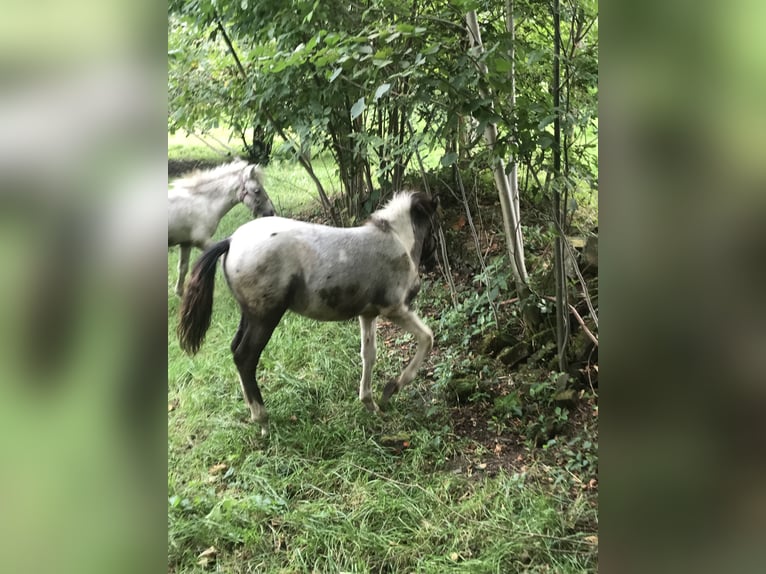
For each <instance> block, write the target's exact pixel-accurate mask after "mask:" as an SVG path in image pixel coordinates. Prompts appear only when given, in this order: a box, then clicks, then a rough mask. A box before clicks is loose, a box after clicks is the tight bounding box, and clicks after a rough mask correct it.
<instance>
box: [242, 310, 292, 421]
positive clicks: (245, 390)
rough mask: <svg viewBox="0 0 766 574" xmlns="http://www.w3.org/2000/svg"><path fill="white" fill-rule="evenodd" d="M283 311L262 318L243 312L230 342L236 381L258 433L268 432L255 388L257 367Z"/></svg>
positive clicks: (260, 398) (264, 409)
mask: <svg viewBox="0 0 766 574" xmlns="http://www.w3.org/2000/svg"><path fill="white" fill-rule="evenodd" d="M283 314H284V311H279V312H275V313H271V314H269V315H267V316H265V317H262V316H259V317H255V316H252V315H251V316H248V317H245V315H244V314H243V316H242V319H241V320H240V323H239V329H238V330H237V333H236V335H234V340H233V341H232V343H231V348H232V352H233V353H234V363H235V364H236V365H237V370H238V371H239V383H240V385H241V387H242V394H243V395H244V397H245V401H246V402H247V404H248V406H249V407H250V415H251V418H252V420H253V421H255V422H257V423H259V424H260V425H261V435H263V436H266V435H268V434H269V414H268V413H267V412H266V407H265V406H264V405H263V397H262V396H261V390H260V389H259V388H258V381H257V379H256V370H257V368H258V361H260V359H261V353H262V352H263V349H264V348H265V347H266V345H267V344H268V342H269V339H271V334H272V333H273V332H274V329H275V328H276V327H277V325H278V324H279V320H280V319H281V318H282V315H283Z"/></svg>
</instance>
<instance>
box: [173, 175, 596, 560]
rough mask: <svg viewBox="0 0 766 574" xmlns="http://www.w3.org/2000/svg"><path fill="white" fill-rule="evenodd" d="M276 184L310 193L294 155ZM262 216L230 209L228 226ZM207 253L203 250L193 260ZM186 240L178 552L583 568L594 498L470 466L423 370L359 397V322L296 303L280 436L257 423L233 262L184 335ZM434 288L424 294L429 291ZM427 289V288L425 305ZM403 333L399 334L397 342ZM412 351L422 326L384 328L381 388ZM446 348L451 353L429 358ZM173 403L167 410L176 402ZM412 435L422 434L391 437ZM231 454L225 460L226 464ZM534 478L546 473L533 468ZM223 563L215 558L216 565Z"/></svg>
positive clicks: (288, 324)
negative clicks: (193, 352)
mask: <svg viewBox="0 0 766 574" xmlns="http://www.w3.org/2000/svg"><path fill="white" fill-rule="evenodd" d="M267 176H268V177H269V180H268V182H269V187H268V189H269V191H270V192H271V195H272V198H274V200H275V203H276V204H277V205H278V206H282V209H283V211H284V212H286V213H290V212H295V211H296V210H298V209H300V208H301V206H306V205H308V206H311V205H312V202H313V194H312V193H311V187H310V186H308V185H304V183H299V184H298V189H297V192H296V191H295V190H294V189H293V188H292V187H291V185H290V184H291V183H292V182H300V181H301V177H302V174H301V172H300V171H299V170H298V169H297V168H296V169H293V168H292V167H291V166H284V165H282V166H279V165H276V166H270V167H269V169H268V170H267ZM247 219H248V214H247V212H246V211H245V210H244V208H242V209H240V208H236V209H234V210H233V211H232V212H231V213H229V215H227V217H226V218H224V220H223V221H222V224H221V227H220V228H219V230H218V233H217V234H216V237H225V236H226V235H227V234H229V233H230V232H231V231H233V230H234V229H235V228H236V227H237V226H238V225H240V224H242V223H244V222H245V221H247ZM197 255H198V253H197V252H195V254H194V257H195V258H196V256H197ZM176 261H177V253H176V251H175V250H173V251H172V252H171V253H169V256H168V386H169V390H168V403H169V405H173V408H172V410H170V412H169V413H168V469H169V470H168V496H169V506H168V564H169V569H170V570H172V571H176V572H194V571H200V572H201V571H205V567H204V566H203V565H199V564H198V555H199V554H200V553H201V552H202V551H203V550H205V549H206V548H208V547H210V546H214V547H215V548H216V550H217V566H216V567H217V568H219V569H220V571H225V572H341V571H345V572H434V573H441V572H514V571H529V572H538V571H540V572H541V571H548V570H549V571H553V572H585V571H594V570H595V563H596V557H595V550H594V549H593V546H592V545H591V544H589V543H588V541H587V536H588V535H592V534H593V532H589V531H587V530H583V529H582V527H581V526H580V525H581V524H582V523H584V522H589V521H590V520H591V517H590V515H589V513H590V512H592V510H589V509H588V507H587V504H586V503H585V502H584V500H583V499H582V498H581V497H576V498H574V499H573V498H572V497H570V496H568V493H567V491H566V490H562V491H557V490H555V489H554V488H553V487H550V486H548V485H547V484H546V483H545V481H540V480H537V478H536V475H535V473H534V472H533V471H534V469H529V471H528V472H518V473H513V474H507V473H504V472H500V473H499V474H498V475H497V476H494V477H482V476H479V475H480V474H481V473H478V474H477V475H474V476H468V475H467V474H465V473H463V474H456V473H455V472H453V468H454V464H452V462H453V461H454V460H455V459H456V458H459V457H460V456H462V455H463V454H462V453H464V452H466V451H468V450H470V448H469V446H470V445H467V444H466V443H465V442H461V441H458V440H457V439H456V438H455V437H454V435H453V434H452V433H451V427H450V421H449V419H448V411H447V410H446V407H444V405H443V404H442V402H441V401H440V400H439V399H438V397H432V396H431V393H430V389H431V387H432V381H429V380H428V378H427V376H426V375H425V373H426V372H427V369H424V371H422V372H421V376H419V377H418V378H417V379H416V381H415V382H414V383H413V384H412V385H411V387H410V388H408V389H406V390H405V391H404V392H403V393H402V394H401V395H400V396H397V397H395V399H394V401H393V404H392V407H391V409H390V411H389V412H388V413H386V414H385V416H383V417H380V418H379V417H375V416H373V415H370V414H368V413H367V412H366V410H365V409H364V408H363V407H362V405H361V403H359V401H358V399H357V398H356V396H357V381H358V377H359V375H360V371H361V363H360V359H359V356H358V350H359V333H358V327H357V324H356V322H355V321H351V322H347V323H317V322H314V321H310V320H307V319H303V318H301V317H297V316H295V315H288V316H286V317H285V319H283V321H282V323H281V324H280V326H279V327H278V329H277V330H276V332H275V334H274V337H273V338H272V340H271V342H270V344H269V346H268V347H267V349H266V351H265V353H264V356H263V358H262V361H261V368H260V371H259V373H260V380H261V388H262V390H263V394H264V398H265V401H266V406H267V408H268V409H269V412H270V414H271V420H272V429H271V430H272V435H271V436H270V437H269V439H268V440H266V441H263V440H261V439H260V438H259V436H258V432H257V429H256V428H255V427H253V426H252V425H250V424H249V423H248V422H247V418H248V414H249V413H248V410H247V408H246V406H245V405H244V402H243V400H242V397H241V393H240V389H239V385H238V383H237V377H236V369H235V367H234V364H233V362H232V360H231V354H230V351H229V343H230V340H231V337H232V336H233V334H234V332H235V330H236V327H237V322H238V313H237V310H236V306H235V304H234V301H233V299H232V297H231V296H230V294H229V293H228V290H227V288H226V286H225V284H224V281H223V278H222V277H221V276H220V273H219V275H218V277H217V280H216V297H215V305H214V313H213V321H212V325H211V328H210V331H209V332H208V336H207V340H206V342H205V344H204V346H203V348H202V350H201V351H200V353H199V354H198V355H197V356H196V357H193V358H190V357H187V356H185V355H183V354H182V353H181V351H180V349H179V348H178V343H177V339H176V336H175V333H174V328H175V324H176V318H177V312H178V300H177V299H176V297H175V296H173V295H172V287H173V284H174V282H175V278H176V271H175V265H176ZM423 296H425V297H427V296H428V294H427V293H424V294H423V295H421V297H423ZM426 304H427V300H426V299H424V300H423V305H426ZM392 343H397V344H396V345H395V346H394V345H393V344H392ZM411 352H412V347H411V344H410V338H409V337H408V336H401V337H399V338H397V339H396V340H395V341H393V342H391V341H389V342H386V341H384V340H382V339H379V345H378V363H377V364H376V368H375V373H374V381H375V383H376V387H377V389H378V393H379V391H380V389H381V388H382V384H383V383H384V382H385V381H386V380H388V378H390V377H392V376H395V375H396V374H397V373H398V371H399V370H400V369H401V367H402V366H403V364H404V361H405V359H406V358H407V357H408V356H409V355H410V353H411ZM438 360H439V353H438V350H437V351H435V353H434V355H433V356H432V358H431V362H432V364H435V363H437V362H438ZM170 408H171V407H169V409H170ZM397 433H405V438H406V439H407V440H408V442H409V447H408V448H405V449H403V450H402V449H399V450H397V449H393V448H391V447H390V446H385V444H387V440H386V437H388V436H390V435H396V434H397ZM220 464H225V465H226V468H223V467H220V466H219V467H217V468H216V466H215V465H220ZM533 477H534V479H533ZM209 568H210V565H209V566H208V570H209Z"/></svg>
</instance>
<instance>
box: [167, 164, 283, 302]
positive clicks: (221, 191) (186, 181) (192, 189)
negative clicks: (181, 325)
mask: <svg viewBox="0 0 766 574" xmlns="http://www.w3.org/2000/svg"><path fill="white" fill-rule="evenodd" d="M238 203H244V204H245V206H246V207H247V208H248V209H249V210H250V211H251V212H252V214H253V217H257V216H259V215H263V216H268V215H274V206H273V205H272V203H271V200H270V199H269V196H268V195H267V194H266V190H265V189H264V188H263V173H262V172H261V169H260V168H259V167H258V166H257V165H253V164H248V163H247V162H246V161H244V160H241V159H238V160H235V161H233V162H231V163H227V164H225V165H220V166H218V167H215V168H213V169H209V170H206V171H196V172H193V173H191V174H189V175H187V176H185V177H183V178H181V179H177V180H175V181H174V182H173V185H172V186H171V187H170V189H169V190H168V247H171V246H173V245H178V246H180V250H181V252H180V256H179V259H178V281H177V282H176V289H175V291H176V294H177V295H178V296H179V297H180V296H182V295H183V290H184V279H185V278H186V272H187V271H188V269H189V255H190V254H191V248H192V246H194V247H197V248H199V249H207V248H208V247H210V245H211V244H212V243H213V242H212V237H213V234H214V233H215V230H216V229H217V228H218V223H219V222H220V221H221V218H222V217H223V216H224V215H226V214H227V213H228V212H229V211H230V210H231V209H232V208H233V207H234V206H235V205H237V204H238Z"/></svg>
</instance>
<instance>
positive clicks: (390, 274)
mask: <svg viewBox="0 0 766 574" xmlns="http://www.w3.org/2000/svg"><path fill="white" fill-rule="evenodd" d="M436 209H437V202H436V201H434V200H432V199H430V198H429V197H427V196H426V195H424V194H422V193H412V192H401V193H398V194H396V195H395V196H394V197H393V198H392V199H391V200H390V201H389V202H388V204H387V205H386V206H385V207H383V208H382V209H380V210H378V211H376V212H375V213H373V215H372V216H371V218H370V220H369V221H368V222H367V223H365V224H364V225H362V226H360V227H352V228H336V227H328V226H326V225H318V224H313V223H306V222H302V221H294V220H291V219H285V218H281V217H269V218H265V219H258V220H254V221H250V222H248V223H246V224H245V225H243V226H241V227H240V228H239V229H237V230H236V231H235V232H234V234H233V235H232V236H231V237H229V238H227V239H224V240H223V241H220V242H218V243H216V244H214V245H213V246H211V247H210V248H209V249H208V250H207V251H205V252H204V253H203V254H202V256H201V257H200V259H199V260H198V261H197V262H196V263H195V265H194V268H193V270H192V273H191V276H190V278H189V285H188V287H187V290H186V293H185V294H184V296H183V299H182V302H181V312H180V322H179V325H178V328H177V333H178V337H179V341H180V344H181V348H183V349H184V350H185V351H186V352H188V353H190V354H194V353H196V352H197V351H198V350H199V348H200V346H201V344H202V342H203V340H204V337H205V333H206V331H207V329H208V327H209V326H210V317H211V314H212V306H213V287H214V284H215V270H216V262H217V260H218V258H219V257H221V256H224V259H223V265H222V267H223V273H224V277H225V278H226V282H227V283H228V285H229V288H230V289H231V291H232V293H233V294H234V297H235V299H236V300H237V302H238V303H239V306H240V309H241V311H242V314H241V318H240V323H239V329H238V330H237V333H236V334H235V335H234V340H233V341H232V343H231V350H232V353H233V354H234V363H235V364H236V366H237V370H238V371H239V379H240V385H241V387H242V392H243V395H244V397H245V401H246V402H247V404H248V406H249V407H250V413H251V415H252V420H253V421H255V422H258V423H260V425H261V433H262V434H263V435H264V436H265V435H267V434H268V414H267V412H266V409H265V407H264V404H263V398H262V397H261V392H260V389H259V388H258V383H257V380H256V368H257V366H258V362H259V360H260V357H261V353H262V352H263V349H264V348H265V347H266V345H267V343H268V342H269V339H270V338H271V335H272V333H273V331H274V329H275V328H276V327H277V325H278V324H279V321H280V320H281V318H282V316H283V315H284V314H285V312H287V311H288V310H289V311H293V312H294V313H298V314H300V315H303V316H305V317H310V318H312V319H317V320H320V321H343V320H347V319H351V318H353V317H359V324H360V327H361V337H362V345H361V347H362V348H361V355H362V378H361V381H360V383H359V399H360V400H361V401H362V402H363V403H364V405H365V406H366V407H367V408H368V409H369V410H370V411H373V412H379V410H380V409H379V407H378V405H377V404H376V403H375V401H374V400H373V397H372V391H371V388H370V385H371V379H372V367H373V363H374V362H375V326H376V318H377V317H378V316H379V315H381V316H383V317H386V318H388V319H390V320H391V321H392V322H393V323H395V324H396V325H398V326H399V327H401V328H402V329H404V330H405V331H408V332H410V333H412V334H413V335H414V336H415V339H416V341H417V350H416V352H415V356H414V357H413V358H412V360H411V361H410V363H409V364H408V365H407V367H406V368H405V369H404V371H403V372H402V373H401V375H400V376H399V377H398V378H397V379H396V380H393V381H390V382H389V383H388V384H387V385H386V386H385V388H384V390H383V395H382V398H381V402H380V404H381V405H385V403H387V402H388V400H389V399H390V397H391V395H393V394H394V393H395V392H397V391H399V390H400V389H401V388H402V387H403V386H404V385H406V384H407V383H409V382H410V381H412V379H413V378H414V377H415V374H416V372H417V370H418V369H419V367H420V365H421V363H422V362H423V360H424V359H425V357H426V355H427V354H428V353H429V352H430V350H431V347H432V346H433V333H432V332H431V329H429V328H428V326H426V325H425V324H424V323H423V322H422V321H421V320H420V318H419V317H418V316H417V315H416V314H415V312H413V311H412V309H411V308H410V304H411V303H412V300H413V299H414V298H415V296H416V295H417V293H418V291H419V289H420V279H419V276H418V267H419V264H420V263H421V261H422V260H424V259H426V258H428V257H430V256H431V255H432V254H433V251H434V235H433V226H434V214H435V211H436Z"/></svg>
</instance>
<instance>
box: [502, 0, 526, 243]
mask: <svg viewBox="0 0 766 574" xmlns="http://www.w3.org/2000/svg"><path fill="white" fill-rule="evenodd" d="M505 29H506V31H507V32H508V34H510V37H511V48H510V50H508V59H509V60H510V62H511V71H510V72H509V76H508V83H509V87H510V91H511V94H510V98H511V110H512V111H514V112H515V111H516V24H515V22H514V18H513V0H507V1H506V5H505ZM514 143H515V141H514ZM509 161H510V163H511V173H509V174H508V180H509V182H510V185H511V194H512V198H513V205H514V206H515V208H516V213H517V214H518V215H520V214H521V206H520V204H519V170H518V162H517V161H516V157H515V156H514V155H513V154H511V157H510V159H509ZM521 248H522V250H523V248H524V245H522V246H521ZM522 256H523V252H522Z"/></svg>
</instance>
